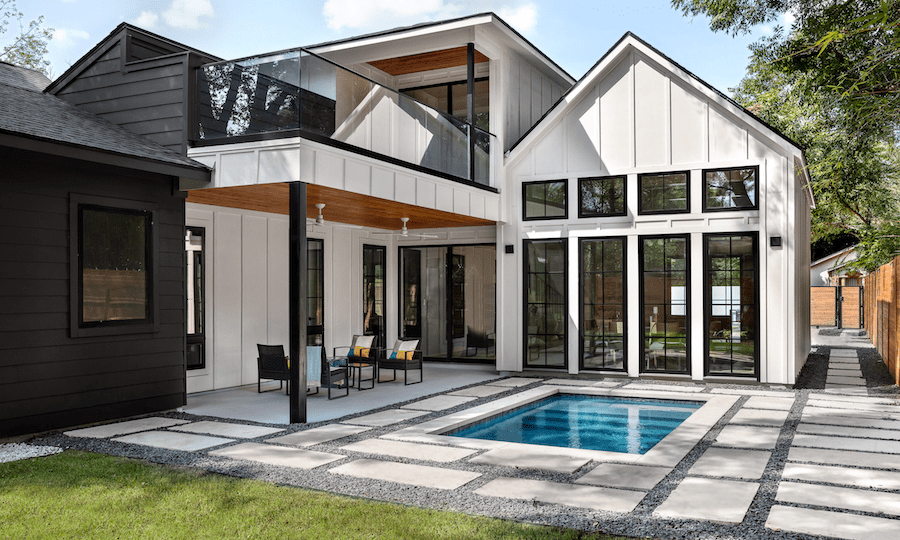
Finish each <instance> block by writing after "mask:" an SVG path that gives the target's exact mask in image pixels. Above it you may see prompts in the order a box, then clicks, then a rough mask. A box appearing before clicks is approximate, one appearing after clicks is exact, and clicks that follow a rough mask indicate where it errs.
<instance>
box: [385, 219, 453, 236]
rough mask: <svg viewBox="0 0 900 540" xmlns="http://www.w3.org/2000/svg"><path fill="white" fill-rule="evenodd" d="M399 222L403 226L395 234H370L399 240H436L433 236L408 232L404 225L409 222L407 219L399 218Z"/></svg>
mask: <svg viewBox="0 0 900 540" xmlns="http://www.w3.org/2000/svg"><path fill="white" fill-rule="evenodd" d="M400 221H402V222H403V226H402V227H400V230H399V231H397V232H390V233H372V234H383V235H385V236H399V237H400V238H438V236H436V235H434V234H417V233H411V232H409V229H408V228H407V227H406V223H407V222H408V221H409V218H408V217H402V218H400Z"/></svg>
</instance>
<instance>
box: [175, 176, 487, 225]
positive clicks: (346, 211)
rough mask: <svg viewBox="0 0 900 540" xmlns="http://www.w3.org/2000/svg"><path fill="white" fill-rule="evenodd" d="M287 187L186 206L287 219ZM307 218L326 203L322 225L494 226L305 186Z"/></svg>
mask: <svg viewBox="0 0 900 540" xmlns="http://www.w3.org/2000/svg"><path fill="white" fill-rule="evenodd" d="M289 199H290V195H289V189H288V184H256V185H251V186H237V187H227V188H215V189H196V190H191V191H188V196H187V202H190V203H198V204H210V205H215V206H224V207H226V208H242V209H244V210H256V211H258V212H271V213H275V214H284V215H289V213H290V212H289ZM306 201H307V204H306V216H307V217H308V218H315V217H316V215H317V214H318V209H317V208H316V206H315V205H316V203H325V208H324V210H323V211H322V215H323V216H324V217H325V221H326V222H328V221H331V222H338V223H346V224H349V225H358V226H361V227H373V228H376V229H388V230H399V229H400V227H401V225H402V223H401V222H400V218H402V217H408V218H410V220H409V223H408V224H407V227H408V228H409V229H437V228H442V227H477V226H483V225H493V224H494V222H493V221H490V220H487V219H480V218H474V217H469V216H463V215H459V214H453V213H451V212H443V211H441V210H432V209H430V208H422V207H420V206H415V205H411V204H404V203H399V202H394V201H389V200H386V199H379V198H377V197H371V196H368V195H360V194H358V193H352V192H349V191H343V190H340V189H334V188H328V187H324V186H317V185H315V184H308V185H307V187H306Z"/></svg>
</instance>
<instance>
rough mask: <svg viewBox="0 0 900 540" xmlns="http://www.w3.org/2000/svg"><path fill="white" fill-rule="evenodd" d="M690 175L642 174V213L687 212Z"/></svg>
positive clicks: (639, 181) (640, 182)
mask: <svg viewBox="0 0 900 540" xmlns="http://www.w3.org/2000/svg"><path fill="white" fill-rule="evenodd" d="M687 182H688V174H687V173H667V174H642V175H640V176H638V191H639V194H640V198H641V199H640V211H641V212H642V213H643V212H686V211H688V209H689V202H688V183H687Z"/></svg>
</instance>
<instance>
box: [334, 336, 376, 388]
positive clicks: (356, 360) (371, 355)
mask: <svg viewBox="0 0 900 540" xmlns="http://www.w3.org/2000/svg"><path fill="white" fill-rule="evenodd" d="M376 352H377V351H376V349H375V336H359V335H356V336H353V340H352V341H351V342H350V345H341V346H338V347H335V348H334V359H336V360H337V359H343V360H344V366H345V367H346V368H347V369H348V371H349V373H350V386H353V377H354V374H353V372H354V370H357V371H359V378H360V380H362V370H363V368H367V367H371V368H372V371H373V373H372V387H374V386H375V379H376V378H377V375H378V368H377V365H376V362H375V360H376ZM366 380H367V381H368V380H369V379H366ZM360 386H361V385H360ZM360 389H361V390H362V388H360ZM348 391H349V390H348Z"/></svg>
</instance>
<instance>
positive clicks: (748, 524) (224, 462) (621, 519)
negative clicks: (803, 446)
mask: <svg viewBox="0 0 900 540" xmlns="http://www.w3.org/2000/svg"><path fill="white" fill-rule="evenodd" d="M826 358H827V356H826ZM607 380H613V379H607ZM615 380H616V381H617V382H621V384H620V386H623V385H625V384H627V383H629V382H632V381H630V380H628V379H615ZM642 382H649V381H642ZM479 384H480V383H479ZM539 384H540V383H532V384H530V385H527V386H523V387H519V388H510V389H509V390H508V391H506V392H503V393H500V394H496V395H494V396H489V397H487V398H479V399H476V400H473V401H471V402H468V403H466V404H463V405H460V406H458V407H455V408H452V409H447V410H444V411H439V412H434V413H429V414H427V415H424V416H421V417H419V418H415V419H411V420H408V421H405V422H401V423H398V424H394V425H391V426H387V427H382V428H373V429H371V430H369V431H366V432H363V433H360V434H357V435H353V436H350V437H345V438H342V439H339V440H336V441H330V442H326V443H322V444H317V445H314V446H311V447H309V449H311V450H317V451H322V452H332V453H338V454H343V455H345V456H347V457H346V458H344V459H341V460H339V461H336V462H333V463H330V464H328V465H325V466H322V467H318V468H316V469H314V470H309V471H308V470H300V469H295V468H290V467H279V466H272V465H265V464H261V463H256V462H250V461H242V460H233V459H228V458H223V457H217V456H210V455H208V453H207V452H208V451H209V450H214V449H215V448H212V449H209V450H206V451H203V452H180V451H171V450H164V449H158V448H152V447H146V446H139V445H133V444H125V443H120V442H115V441H111V440H107V439H90V438H75V437H68V436H66V435H63V434H62V433H61V432H58V431H56V432H50V433H47V434H44V435H41V436H39V437H37V438H35V439H33V440H32V441H31V444H33V445H43V446H50V447H58V448H63V449H73V450H82V451H87V452H99V453H104V454H110V455H115V456H123V457H129V458H135V459H141V460H146V461H150V462H153V463H161V464H168V465H174V466H187V467H194V468H200V469H204V470H207V471H210V472H213V473H218V474H223V475H228V476H232V477H239V478H252V479H258V480H263V481H266V482H272V483H277V484H283V485H290V486H297V487H303V488H310V489H315V490H322V491H328V492H332V493H339V494H344V495H349V496H355V497H365V498H369V499H376V500H382V501H388V502H394V503H400V504H406V505H412V506H417V507H424V508H433V509H444V510H453V511H459V512H464V513H468V514H475V515H484V516H490V517H496V518H501V519H508V520H515V521H522V522H530V523H537V524H545V525H553V526H560V527H568V528H572V529H578V530H583V531H592V532H593V531H602V532H605V533H609V534H615V535H622V536H629V537H649V538H658V539H683V538H692V539H693V538H708V539H738V538H742V539H746V538H753V539H772V540H783V539H812V538H820V537H816V536H808V535H802V534H795V533H786V532H780V531H773V530H769V529H766V528H765V521H766V519H767V517H768V514H769V511H770V509H771V507H772V506H773V504H774V503H775V495H776V492H777V489H778V484H779V482H780V481H781V475H782V471H783V469H784V464H785V462H786V460H787V455H788V451H789V449H790V445H791V442H792V440H793V437H794V431H795V430H796V428H797V425H798V424H799V422H800V418H801V411H802V409H803V407H804V405H805V403H806V400H807V398H808V396H809V394H810V391H809V390H790V389H786V388H784V387H779V386H777V385H776V386H772V387H767V386H762V385H761V386H759V387H756V388H760V389H765V390H781V391H784V393H785V395H795V396H796V397H797V401H796V402H795V403H794V406H793V408H792V409H791V411H790V413H789V416H788V419H787V421H786V422H785V424H784V426H783V427H782V429H781V433H780V436H779V439H778V442H777V444H776V447H775V450H774V451H773V452H772V456H771V459H770V460H769V462H768V464H767V466H766V469H765V472H764V473H763V477H762V479H761V480H760V481H759V482H758V483H759V484H760V488H759V490H758V492H757V495H756V498H755V500H754V502H753V503H752V505H751V507H750V509H749V511H748V512H747V515H746V517H745V519H744V521H743V522H742V523H740V524H720V523H713V522H707V521H697V520H679V519H662V518H658V517H654V516H653V514H652V512H653V511H654V510H655V509H656V508H657V507H658V506H659V505H660V504H661V503H662V502H663V501H664V500H665V499H666V498H667V497H668V496H669V494H671V492H672V491H673V490H674V489H675V488H677V487H678V485H679V484H680V483H681V481H682V480H683V479H684V478H685V477H686V476H687V473H688V471H689V469H690V468H691V467H692V466H693V465H694V463H695V462H696V461H697V459H699V458H700V456H702V455H703V453H704V452H705V451H706V450H707V449H708V448H709V447H710V446H711V445H712V444H713V442H714V441H715V439H716V437H717V436H718V434H719V432H720V431H721V430H722V428H723V427H724V426H725V425H726V424H727V423H728V422H729V421H730V419H731V418H732V417H733V416H734V414H735V413H736V412H737V411H738V409H740V407H741V405H743V403H744V402H745V401H746V400H747V399H748V397H741V398H739V401H738V402H737V403H736V404H735V405H734V406H733V407H732V408H731V409H730V410H729V411H728V412H727V413H726V414H725V415H724V416H723V417H722V418H721V419H720V420H719V421H718V422H717V423H716V424H715V426H713V428H712V429H711V430H710V431H709V432H708V433H707V434H706V436H704V437H703V439H702V440H701V441H700V442H699V443H698V444H697V446H696V447H694V449H693V450H692V451H691V452H690V453H689V454H688V455H687V456H686V457H685V458H684V459H683V460H682V461H681V462H680V463H679V464H678V465H677V466H676V467H675V468H674V469H673V470H672V472H671V473H670V474H669V475H667V476H666V477H665V478H664V479H663V481H661V482H660V483H659V484H657V485H656V486H655V487H654V488H653V489H652V490H650V491H649V492H648V493H647V495H646V496H645V497H644V499H643V500H642V501H641V502H640V503H639V504H638V505H637V507H636V508H635V509H634V510H633V511H632V512H630V513H627V514H623V513H616V512H602V511H593V510H589V509H580V508H573V507H569V506H563V505H557V504H546V503H542V502H538V501H532V500H519V499H505V498H500V497H484V496H480V495H476V494H475V493H473V490H475V489H478V488H479V487H481V486H483V485H485V484H487V483H488V482H490V481H491V480H494V479H496V478H500V477H507V478H525V479H534V480H545V481H551V482H563V483H570V482H572V481H574V480H575V479H577V478H579V477H581V476H582V475H584V474H585V473H586V472H588V471H590V470H591V469H592V468H593V467H595V466H596V464H594V463H590V464H588V465H586V466H585V467H583V468H582V469H581V470H579V471H576V472H575V473H573V474H560V473H552V472H547V471H538V470H533V469H517V468H514V467H502V466H493V465H486V464H476V463H471V462H469V461H468V460H469V459H470V458H466V459H463V460H459V461H456V462H452V463H439V464H438V463H434V462H430V461H419V460H409V459H401V458H393V457H390V456H384V455H374V454H367V453H361V452H350V451H346V450H342V449H341V447H343V446H345V445H347V444H350V443H352V442H356V441H361V440H365V439H370V438H376V437H379V436H381V435H384V434H387V433H390V432H393V431H396V430H398V429H402V428H404V427H408V426H411V425H415V424H419V423H421V422H426V421H428V420H431V419H434V418H437V417H440V416H444V415H447V414H452V413H454V412H457V411H461V410H465V409H468V408H471V407H475V406H478V405H481V404H484V403H487V402H489V401H493V400H495V399H499V398H502V397H505V396H509V395H512V394H516V393H519V392H522V391H525V390H529V389H531V388H534V387H536V386H538V385H539ZM654 384H656V383H655V382H654ZM659 384H666V383H659ZM673 384H678V383H677V382H676V383H673ZM470 386H478V384H473V385H470ZM729 387H730V388H744V389H746V388H747V386H745V385H728V384H708V385H705V386H700V387H698V391H701V392H709V391H710V389H712V388H729ZM895 388H896V387H895ZM434 395H439V394H434ZM427 397H431V396H423V397H421V398H417V399H415V400H411V401H408V402H404V403H400V404H395V405H391V406H388V407H383V408H380V409H375V410H372V411H367V412H365V413H360V414H354V415H350V416H347V417H344V418H341V419H338V420H333V421H328V422H318V423H311V424H303V425H300V426H287V427H286V430H285V433H279V434H275V435H270V436H265V437H259V438H257V439H247V440H242V441H241V442H263V441H265V440H266V439H269V438H271V437H277V436H281V435H284V434H287V433H294V432H298V431H303V430H306V429H311V428H315V427H319V426H322V425H326V424H334V423H338V422H343V421H347V420H350V419H352V418H355V417H358V416H363V415H366V414H372V413H374V412H379V411H382V410H387V409H393V408H397V407H398V406H401V405H403V404H406V403H411V402H413V401H419V400H421V399H425V398H427ZM672 397H673V399H677V396H674V395H673V396H672ZM147 416H165V417H170V418H180V419H186V420H192V421H200V420H214V421H223V419H221V418H215V417H208V416H203V417H200V416H194V415H189V414H185V413H177V412H169V413H163V414H155V415H147ZM224 421H227V422H231V423H239V424H248V425H267V426H271V425H272V424H260V423H256V422H247V421H238V420H231V419H229V420H224ZM278 427H284V426H278ZM226 446H227V445H226ZM475 455H477V454H475ZM359 458H372V459H378V460H384V461H396V462H403V463H415V464H421V465H428V466H434V467H441V468H445V469H454V470H461V471H472V472H477V473H480V474H481V475H482V476H480V477H479V478H477V479H475V480H474V481H472V482H470V483H469V484H467V485H465V486H463V487H461V488H459V489H456V490H452V491H449V490H439V489H431V488H422V487H415V486H405V485H401V484H396V483H391V482H383V481H378V480H369V479H361V478H352V477H347V476H343V475H339V474H332V473H329V472H328V471H329V470H331V469H333V468H335V467H337V466H340V465H343V464H345V463H348V462H350V461H352V460H355V459H359ZM779 504H780V503H779ZM790 506H798V505H790ZM809 508H816V507H813V506H809ZM844 512H850V511H844ZM850 513H858V512H850ZM871 515H879V516H880V517H886V516H883V515H880V514H871ZM893 519H897V518H896V517H894V518H893ZM897 523H898V527H900V519H898V521H897Z"/></svg>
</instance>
